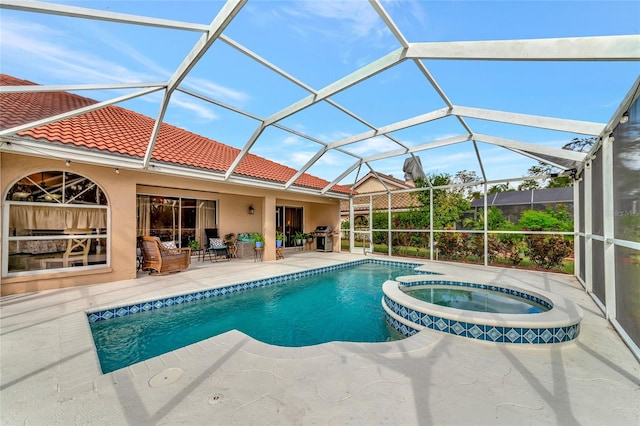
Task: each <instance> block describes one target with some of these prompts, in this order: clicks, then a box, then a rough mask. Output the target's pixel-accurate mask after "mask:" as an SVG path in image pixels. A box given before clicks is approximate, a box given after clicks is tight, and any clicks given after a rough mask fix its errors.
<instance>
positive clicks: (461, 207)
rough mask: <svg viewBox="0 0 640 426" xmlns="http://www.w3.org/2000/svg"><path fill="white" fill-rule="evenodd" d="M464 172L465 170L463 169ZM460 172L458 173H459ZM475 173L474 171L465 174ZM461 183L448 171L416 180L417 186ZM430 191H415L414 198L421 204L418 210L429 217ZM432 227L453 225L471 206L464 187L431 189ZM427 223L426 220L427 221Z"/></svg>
mask: <svg viewBox="0 0 640 426" xmlns="http://www.w3.org/2000/svg"><path fill="white" fill-rule="evenodd" d="M465 172H466V171H465ZM459 174H460V173H459ZM472 174H473V175H475V172H473V173H468V174H467V175H466V176H467V177H468V176H470V175H472ZM456 183H457V184H460V183H462V182H461V181H459V180H456V181H455V182H454V178H452V177H451V175H450V174H448V173H439V174H437V173H434V174H429V175H427V176H426V177H425V179H418V180H416V187H417V188H430V187H439V186H447V185H452V184H456ZM429 193H430V191H421V192H416V193H415V197H416V199H417V200H418V201H419V202H420V203H421V204H422V207H420V210H421V211H422V212H423V213H424V214H425V215H426V218H427V220H428V219H429V217H430V210H431V206H430V204H429ZM433 206H434V209H433V228H434V229H443V228H451V227H455V226H456V224H457V223H459V222H460V221H461V219H462V215H463V214H464V213H465V212H466V211H467V210H469V209H470V208H471V202H470V201H469V200H468V199H467V198H465V188H464V187H461V186H459V187H455V186H453V187H449V188H437V189H433ZM427 223H428V222H427Z"/></svg>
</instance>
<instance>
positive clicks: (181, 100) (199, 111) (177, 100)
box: [171, 92, 220, 121]
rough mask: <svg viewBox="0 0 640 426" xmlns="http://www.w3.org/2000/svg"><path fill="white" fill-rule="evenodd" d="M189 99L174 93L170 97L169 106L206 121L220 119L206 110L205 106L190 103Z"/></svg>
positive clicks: (209, 110)
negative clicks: (193, 114)
mask: <svg viewBox="0 0 640 426" xmlns="http://www.w3.org/2000/svg"><path fill="white" fill-rule="evenodd" d="M191 99H192V98H190V97H189V98H187V97H186V96H181V95H180V93H176V92H174V93H173V95H171V105H172V106H178V107H180V108H182V109H186V110H187V111H190V112H192V113H195V114H196V115H197V116H198V117H199V118H201V119H203V120H206V121H213V120H218V119H219V118H220V117H219V116H218V115H216V113H214V112H213V111H212V110H211V109H210V108H207V106H206V105H205V104H202V103H200V102H192V101H191Z"/></svg>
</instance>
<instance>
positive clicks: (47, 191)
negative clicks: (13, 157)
mask: <svg viewBox="0 0 640 426" xmlns="http://www.w3.org/2000/svg"><path fill="white" fill-rule="evenodd" d="M5 200H6V206H7V208H6V210H5V217H4V220H3V229H2V234H3V236H6V238H3V241H4V244H5V247H4V250H3V255H4V257H5V259H3V260H4V262H3V269H4V270H3V276H12V275H20V274H23V273H31V272H36V271H48V270H51V269H56V270H58V269H59V270H60V272H64V271H66V270H77V268H92V267H100V266H104V265H106V264H107V263H108V256H107V253H108V251H107V246H108V244H109V237H108V235H109V232H108V231H109V230H108V214H109V212H108V208H109V207H108V203H107V198H106V196H105V193H104V191H103V190H102V189H101V188H100V187H99V186H98V185H97V184H96V183H95V182H93V181H92V180H91V179H88V178H86V177H84V176H81V175H78V174H75V173H70V172H67V171H55V170H54V171H51V170H49V171H42V172H38V173H33V174H31V175H28V176H24V177H22V178H21V179H19V180H18V181H17V182H16V183H15V184H14V185H13V186H12V187H11V188H10V189H9V191H8V192H7V196H6V199H5Z"/></svg>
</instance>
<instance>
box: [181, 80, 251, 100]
mask: <svg viewBox="0 0 640 426" xmlns="http://www.w3.org/2000/svg"><path fill="white" fill-rule="evenodd" d="M185 85H186V86H189V87H192V88H193V89H194V90H197V91H198V92H199V93H202V94H204V95H208V96H210V97H211V98H214V99H216V100H219V101H221V102H225V103H233V104H234V105H236V106H237V105H238V104H244V103H245V102H246V101H247V100H248V99H249V98H250V96H249V95H248V94H247V93H244V92H241V91H238V90H234V89H232V88H230V87H225V86H221V85H219V84H216V83H214V82H212V81H210V80H205V79H202V78H194V77H190V78H189V79H188V81H187V80H185Z"/></svg>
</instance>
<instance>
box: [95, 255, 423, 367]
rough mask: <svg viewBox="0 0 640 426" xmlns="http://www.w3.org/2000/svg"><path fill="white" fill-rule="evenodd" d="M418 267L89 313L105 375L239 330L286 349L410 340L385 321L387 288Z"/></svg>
mask: <svg viewBox="0 0 640 426" xmlns="http://www.w3.org/2000/svg"><path fill="white" fill-rule="evenodd" d="M416 266H418V264H410V263H402V262H387V261H373V260H370V261H364V262H362V261H358V262H351V263H349V264H345V265H344V266H342V267H339V268H338V267H330V268H324V269H327V270H326V271H324V270H322V271H317V270H312V271H307V274H302V273H300V274H294V276H282V277H276V278H272V279H268V280H261V281H260V282H256V283H242V284H238V285H234V286H230V287H223V288H218V289H212V290H208V295H205V292H200V293H202V294H201V295H200V296H198V295H199V294H200V293H197V294H193V295H182V296H178V297H175V298H170V299H164V300H162V301H149V302H145V303H141V304H136V305H131V306H126V307H121V308H114V309H110V310H105V311H96V312H92V313H88V314H87V315H88V319H89V322H90V323H91V332H92V334H93V338H94V342H95V344H96V349H97V352H98V358H99V359H100V365H101V367H102V371H103V372H104V373H107V372H110V371H114V370H117V369H119V368H123V367H126V366H128V365H131V364H134V363H136V362H140V361H143V360H146V359H149V358H151V357H154V356H157V355H161V354H163V353H166V352H169V351H172V350H175V349H178V348H180V347H183V346H187V345H189V344H192V343H196V342H198V341H201V340H204V339H207V338H209V337H212V336H216V335H218V334H221V333H224V332H227V331H230V330H233V329H236V330H239V331H242V332H243V333H245V334H248V335H249V336H251V337H253V338H255V339H257V340H260V341H262V342H265V343H269V344H273V345H279V346H293V347H298V346H308V345H314V344H319V343H324V342H330V341H352V342H384V341H388V340H395V339H400V338H403V336H402V335H400V334H398V333H396V332H395V331H394V330H393V329H392V328H390V327H388V326H387V324H386V322H385V318H384V312H383V310H382V309H381V308H380V300H381V298H382V288H381V285H382V283H383V282H384V281H385V280H387V279H392V278H395V277H396V276H399V275H406V274H407V273H414V272H413V271H414V268H415V267H416ZM252 285H253V287H252ZM248 289H251V291H245V290H248ZM214 293H215V294H214ZM192 300H193V301H195V300H199V301H198V303H187V301H192ZM160 308H161V309H160ZM127 312H129V313H128V314H127ZM131 313H135V315H131ZM105 319H109V321H104V320H105Z"/></svg>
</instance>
